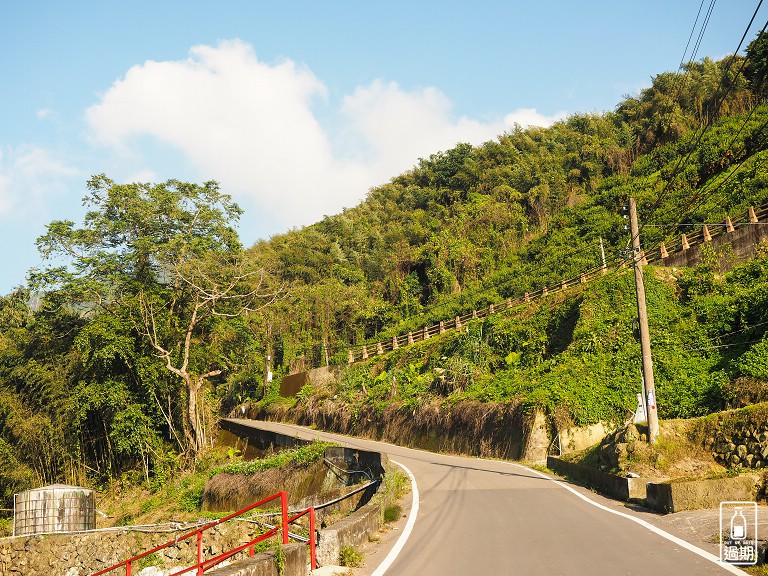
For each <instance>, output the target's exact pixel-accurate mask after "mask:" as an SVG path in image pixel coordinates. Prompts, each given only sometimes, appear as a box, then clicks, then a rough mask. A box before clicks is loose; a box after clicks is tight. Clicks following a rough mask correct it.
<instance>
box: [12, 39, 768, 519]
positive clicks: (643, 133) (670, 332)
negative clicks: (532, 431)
mask: <svg viewBox="0 0 768 576" xmlns="http://www.w3.org/2000/svg"><path fill="white" fill-rule="evenodd" d="M765 45H766V40H765V39H764V38H761V39H757V40H755V41H754V42H753V43H752V44H750V46H749V48H748V50H747V53H748V54H749V56H750V59H749V61H748V63H747V65H746V66H741V64H742V63H743V60H742V57H740V56H737V57H735V58H734V59H731V58H725V59H723V60H720V61H713V60H711V59H708V58H705V59H704V60H702V61H700V62H695V63H691V64H688V65H687V66H686V67H685V68H684V69H683V70H682V71H680V72H674V73H672V72H665V73H662V74H659V75H658V76H656V77H655V78H654V79H653V82H652V85H651V86H649V87H648V88H646V89H644V90H643V91H641V92H640V93H639V94H637V95H634V96H629V97H627V98H625V99H624V100H623V101H622V102H620V103H618V104H617V106H616V108H615V110H613V111H610V112H606V113H603V114H575V115H573V116H571V117H569V118H567V119H565V120H563V121H561V122H558V123H556V124H554V125H553V126H551V127H549V128H529V129H521V128H516V129H514V130H511V131H510V132H508V133H505V134H502V135H500V136H499V137H498V138H497V139H496V140H493V141H490V142H487V143H485V144H482V145H480V146H471V145H469V144H462V143H459V144H457V145H456V146H455V147H454V148H452V149H451V150H447V151H442V152H436V153H435V154H432V155H431V156H429V157H428V158H423V159H419V160H418V161H417V162H416V164H415V165H414V167H413V168H412V169H411V170H409V171H407V172H405V173H403V174H400V175H396V176H394V177H393V178H392V179H391V180H390V181H389V182H387V183H385V184H383V185H381V186H377V187H375V188H373V189H371V190H370V192H369V193H368V196H367V198H366V200H365V201H363V202H362V203H361V204H359V205H358V206H356V207H353V208H350V209H348V210H345V211H344V212H343V213H341V214H337V215H332V216H328V217H326V218H324V219H323V220H322V221H320V222H318V223H316V224H313V225H311V226H307V227H305V228H302V229H298V230H292V231H290V232H287V233H285V234H281V235H278V236H275V237H273V238H271V239H270V240H265V241H262V242H259V243H257V244H256V245H255V246H252V247H250V248H246V247H243V246H242V245H241V244H240V242H239V239H238V236H237V233H236V230H235V227H236V225H237V223H238V220H239V218H240V216H241V213H242V211H241V209H240V208H239V207H238V206H237V205H236V204H235V203H234V202H233V201H232V199H231V198H230V197H229V196H228V195H227V194H226V193H225V192H223V191H221V190H220V189H219V187H218V185H217V184H216V183H215V182H207V183H203V184H192V183H184V182H178V181H175V180H171V181H168V182H165V183H155V184H147V183H137V184H117V183H115V182H114V181H112V180H110V179H109V178H108V177H107V176H104V175H97V176H94V177H93V178H92V179H91V180H90V181H89V182H88V183H87V186H86V191H85V199H84V200H85V205H86V207H87V214H86V216H85V218H84V219H83V221H82V222H81V223H74V222H67V221H55V222H52V223H51V224H50V225H49V226H48V229H47V231H46V233H45V234H44V235H43V236H42V237H41V238H40V239H39V240H38V248H39V249H40V252H41V255H42V256H43V257H44V258H45V259H46V260H45V264H46V265H45V266H43V267H41V268H39V269H34V270H31V271H30V274H29V280H28V283H27V285H25V286H20V287H18V289H16V290H15V291H14V292H13V293H11V294H8V295H5V296H3V297H2V298H0V508H8V507H10V505H11V502H12V495H13V494H14V493H15V492H18V491H20V490H24V489H26V488H29V487H32V486H40V485H45V484H50V483H54V482H65V483H69V484H81V485H86V486H97V487H99V486H101V487H104V486H116V485H122V486H125V487H126V488H125V490H126V491H128V490H134V489H135V490H137V491H140V490H146V491H147V492H148V493H150V494H151V493H153V491H154V492H156V493H159V491H161V490H165V489H169V488H168V487H170V486H176V485H177V483H178V482H179V481H181V480H180V479H182V478H187V477H188V475H191V476H189V477H190V478H192V477H194V475H195V474H196V473H198V472H193V471H199V470H200V467H201V466H203V465H207V464H205V463H206V462H208V461H209V460H210V459H211V458H212V456H210V455H209V452H210V450H211V449H212V445H213V444H214V441H213V440H214V437H215V426H216V419H217V417H218V416H219V415H220V414H227V413H229V412H230V411H231V410H233V409H234V408H236V407H239V406H242V405H244V404H247V403H253V402H260V405H261V406H262V407H264V406H267V407H269V406H272V407H280V406H283V407H285V406H287V405H290V404H292V403H294V402H298V403H299V404H300V405H302V406H303V407H304V408H305V409H306V410H308V411H311V410H314V409H316V408H317V406H318V404H319V403H320V402H326V403H330V404H333V406H334V410H337V411H339V412H340V413H343V415H344V417H345V418H351V419H354V418H357V417H359V416H360V414H362V413H363V412H365V414H366V415H371V414H373V415H381V414H383V413H384V412H386V411H390V412H392V411H395V412H397V411H399V412H401V413H402V414H406V413H410V414H415V415H416V416H414V418H421V417H424V418H435V417H440V416H439V415H440V414H445V413H446V411H450V409H451V408H452V407H456V406H462V411H463V412H464V413H465V414H466V415H468V416H467V417H468V418H474V419H475V420H477V422H478V423H483V422H487V421H488V420H489V415H491V416H493V417H498V418H505V417H506V416H505V414H507V413H508V412H510V411H517V412H519V415H520V417H521V418H522V417H525V415H526V414H528V413H529V412H530V409H531V408H533V407H539V408H541V409H543V410H544V411H545V413H546V414H547V415H548V416H549V418H550V419H551V421H552V422H553V423H555V425H556V426H558V427H559V426H563V425H567V424H570V423H575V424H587V423H592V422H596V421H598V420H604V419H607V420H612V419H613V420H621V419H623V418H624V416H625V415H626V412H627V411H628V410H634V407H635V400H634V398H635V393H636V392H637V391H639V386H640V383H639V364H638V359H637V357H638V354H637V350H636V348H637V344H636V343H635V341H634V339H633V336H632V328H631V321H632V318H633V317H634V315H635V312H634V303H633V302H634V291H633V288H632V285H631V281H630V278H629V276H628V274H627V273H623V272H622V271H618V272H617V273H612V274H609V275H607V276H605V277H603V278H601V279H599V280H597V281H595V282H593V283H590V284H589V285H588V286H584V287H581V288H578V289H575V290H572V291H569V292H568V293H567V294H562V295H557V296H554V297H552V298H550V299H547V300H544V301H540V302H536V303H535V304H534V305H531V306H528V307H525V308H521V309H518V310H515V311H512V312H511V313H509V314H504V315H498V316H494V317H491V318H488V319H485V320H482V321H477V322H474V323H471V324H470V325H469V326H468V329H467V330H466V331H462V332H460V333H454V334H450V335H446V336H444V337H442V338H436V339H434V341H428V342H425V343H423V344H417V345H415V346H412V347H407V348H402V349H400V350H398V351H397V352H395V353H393V354H390V355H387V356H386V357H380V358H373V359H371V360H369V361H368V362H367V363H362V364H359V365H355V366H353V367H351V368H348V369H346V370H343V371H342V373H341V375H340V378H339V380H338V383H336V384H333V385H328V386H326V387H322V388H318V389H313V388H311V387H308V388H306V389H304V390H302V393H301V394H300V395H299V398H298V399H297V400H284V399H279V398H278V393H277V390H278V388H277V386H278V384H279V380H280V378H281V377H282V376H283V375H285V374H288V373H292V372H295V371H298V370H301V369H305V368H309V367H313V366H320V365H325V364H342V365H343V364H346V361H347V349H348V347H349V346H350V345H359V344H362V343H365V342H371V341H376V340H380V339H385V338H389V337H391V336H393V335H396V334H401V333H404V332H406V331H408V330H417V329H419V328H422V327H423V326H425V325H430V324H434V323H436V322H438V321H439V320H443V319H448V318H452V317H454V316H456V315H459V314H465V313H467V312H471V311H472V310H473V309H478V308H481V307H484V306H487V305H488V304H490V303H493V302H499V301H501V300H503V299H506V298H514V297H518V296H521V295H522V294H523V293H524V292H526V291H533V290H536V289H539V288H541V287H543V286H544V285H552V284H554V283H557V282H559V281H561V280H562V279H564V278H571V277H574V276H578V274H579V273H580V272H582V271H584V270H586V269H589V268H594V267H595V266H598V265H599V264H600V262H601V256H600V240H601V239H602V242H603V245H604V247H605V250H606V253H607V254H606V255H607V259H608V260H609V262H612V261H614V260H615V259H616V257H617V256H618V254H619V252H620V251H621V250H622V249H623V248H624V247H625V246H626V243H627V240H628V233H627V231H626V230H625V226H624V218H623V212H622V207H623V206H624V205H625V204H626V201H627V198H628V197H629V196H633V197H635V198H636V199H637V200H638V204H639V211H640V220H641V222H642V223H643V226H644V227H643V231H642V241H643V243H644V245H646V246H652V245H655V244H656V243H658V242H660V241H663V240H666V241H669V240H671V239H673V238H677V237H679V234H680V233H682V232H689V231H690V229H691V227H693V226H695V225H698V224H700V223H702V222H718V221H721V220H722V219H724V218H725V216H726V215H728V214H734V213H738V212H742V211H745V210H746V209H747V208H748V207H749V206H753V205H760V204H763V203H765V202H767V201H768V171H767V168H766V162H765V161H766V158H768V129H767V128H766V126H767V125H768V105H766V99H765V79H766V71H767V70H768V65H767V64H766V59H765V57H764V55H765V54H766V53H768V51H766V50H765V49H764V48H765ZM718 258H720V260H718ZM727 258H728V257H727V255H712V256H711V257H710V258H709V259H707V260H705V262H704V263H703V264H701V265H700V266H698V267H696V268H694V269H691V270H666V269H662V268H656V269H649V270H648V272H647V275H646V277H647V282H648V298H649V302H648V305H649V312H650V317H651V320H650V322H651V338H652V345H653V348H654V355H655V364H656V368H657V386H658V398H659V406H660V410H661V416H662V417H663V418H675V417H680V418H687V417H692V416H700V415H705V414H707V413H709V412H712V411H716V410H720V409H722V408H725V407H729V406H739V405H742V404H745V403H751V402H757V401H760V400H765V399H766V396H768V391H767V390H768V372H766V366H768V344H766V338H765V334H766V327H768V302H767V301H766V299H768V288H766V286H768V283H766V280H768V259H767V258H766V255H765V254H764V253H763V254H761V255H760V256H759V257H758V258H756V259H755V260H753V261H752V262H749V263H743V264H739V265H737V266H735V267H733V268H732V270H730V271H727V272H725V270H724V269H721V266H720V262H722V261H723V259H725V260H727ZM267 356H270V357H271V359H272V360H271V363H270V365H269V366H267V365H266V364H265V357H267ZM268 369H271V371H273V372H274V374H275V380H274V382H273V383H272V385H271V386H270V385H265V384H264V381H265V378H264V374H265V372H266V370H268ZM517 412H515V413H517ZM435 414H437V416H435ZM479 426H480V424H478V428H477V430H480V427H479ZM473 433H474V432H473ZM213 454H216V452H213ZM212 465H213V464H211V466H212ZM188 482H189V484H188V485H187V487H185V488H181V489H179V490H180V491H181V492H180V493H179V494H175V495H174V496H173V498H177V500H178V502H182V501H183V502H185V503H186V504H184V506H187V505H188V506H189V507H190V508H194V503H195V502H196V497H195V494H196V492H195V490H197V484H195V482H196V481H195V480H192V479H190V480H188ZM129 485H130V486H132V488H130V489H129V488H128V486H129ZM182 492H183V493H184V494H186V496H183V497H182ZM126 493H127V492H126ZM170 497H171V496H169V498H170ZM178 502H177V504H174V505H179V504H178ZM126 515H131V516H135V514H134V513H133V512H130V513H128V512H127V513H126Z"/></svg>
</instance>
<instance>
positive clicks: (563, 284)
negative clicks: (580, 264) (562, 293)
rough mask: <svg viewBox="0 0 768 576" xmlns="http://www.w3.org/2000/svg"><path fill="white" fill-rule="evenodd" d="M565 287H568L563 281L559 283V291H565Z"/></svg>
mask: <svg viewBox="0 0 768 576" xmlns="http://www.w3.org/2000/svg"><path fill="white" fill-rule="evenodd" d="M567 287H568V286H567V284H566V282H565V280H563V281H561V282H560V290H565V289H566V288H567Z"/></svg>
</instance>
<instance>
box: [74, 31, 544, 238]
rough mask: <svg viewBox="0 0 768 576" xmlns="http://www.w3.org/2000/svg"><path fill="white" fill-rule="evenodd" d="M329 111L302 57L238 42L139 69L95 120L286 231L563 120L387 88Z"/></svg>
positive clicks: (105, 136)
mask: <svg viewBox="0 0 768 576" xmlns="http://www.w3.org/2000/svg"><path fill="white" fill-rule="evenodd" d="M317 106H326V107H330V106H332V104H329V103H328V101H327V89H326V87H325V86H324V84H323V83H322V82H321V81H320V80H319V79H318V78H317V77H316V76H315V75H314V74H312V72H311V71H309V70H308V69H306V68H305V67H302V66H299V65H297V64H295V63H294V62H292V61H290V60H286V61H283V62H280V63H277V64H267V63H264V62H261V61H259V60H258V58H257V57H256V55H255V54H254V52H253V49H252V48H251V46H250V45H248V44H245V43H243V42H241V41H237V40H235V41H227V42H222V43H220V44H219V45H218V46H216V47H211V46H196V47H194V48H192V49H191V50H190V55H189V58H187V59H186V60H181V61H165V62H153V61H148V62H145V63H144V64H141V65H137V66H134V67H132V68H131V69H130V70H128V72H127V73H126V75H125V77H124V78H123V79H121V80H119V81H117V82H115V83H114V84H113V85H112V86H111V87H110V88H109V89H108V90H107V91H106V92H105V93H104V94H103V95H102V96H101V98H100V101H99V102H98V103H96V104H94V105H93V106H91V107H90V108H88V110H87V111H86V119H87V121H88V124H89V127H90V130H91V136H92V137H93V139H94V140H95V141H96V142H99V143H101V144H103V145H105V146H108V147H110V148H112V149H113V150H114V151H115V153H116V154H117V155H119V156H122V157H128V156H131V155H135V154H137V150H138V151H140V150H141V146H142V137H143V136H150V137H152V138H155V139H156V140H157V141H159V142H162V143H164V144H166V145H169V146H171V147H172V148H174V149H177V150H180V151H181V152H182V154H183V155H184V156H185V157H186V158H187V159H188V161H189V162H190V163H191V165H193V166H194V167H195V169H196V171H197V172H198V175H199V177H200V178H202V179H215V180H219V181H220V182H221V183H222V186H223V188H224V189H225V190H226V191H228V192H230V193H232V194H233V195H235V196H236V197H239V198H241V199H242V198H249V199H251V200H253V201H254V202H255V203H256V205H257V206H259V207H260V209H261V210H262V213H263V214H266V215H268V216H271V217H272V218H276V219H277V220H279V221H280V222H281V224H282V225H283V227H285V226H295V225H301V224H308V223H310V222H312V221H315V220H317V219H319V218H320V217H322V215H323V214H331V213H335V212H338V211H339V210H340V209H341V208H342V207H344V206H351V205H354V204H356V203H357V202H359V201H360V200H361V199H362V198H363V197H364V196H365V193H366V192H367V190H368V189H369V188H370V187H371V186H374V185H377V184H380V183H382V182H385V181H387V180H389V178H391V177H392V176H395V175H396V174H398V173H399V172H402V171H403V170H406V169H408V168H409V167H411V166H413V165H414V164H415V163H416V161H417V159H418V158H419V157H424V156H428V155H429V154H431V153H434V152H437V151H438V150H446V149H448V148H451V147H453V146H454V145H455V144H456V143H457V142H471V143H474V144H479V143H481V142H483V141H485V140H489V139H492V138H494V137H495V136H497V135H498V134H500V133H501V132H503V131H504V130H507V129H509V128H511V127H512V126H513V125H514V123H519V124H521V125H529V124H538V125H548V124H551V123H552V122H553V121H555V120H556V119H557V118H558V117H559V116H558V117H554V118H548V117H545V116H542V115H541V114H538V113H537V112H536V111H535V110H533V109H523V110H518V111H516V112H512V113H510V114H508V115H507V116H505V117H504V118H502V119H498V120H497V121H495V122H488V123H484V122H480V121H477V120H473V119H470V118H465V117H462V118H458V119H454V118H452V116H451V103H450V101H449V100H448V98H447V97H446V96H445V95H444V94H442V93H441V92H440V91H439V90H437V89H435V88H424V89H420V90H415V91H406V90H403V89H401V88H400V87H399V86H398V85H397V84H395V83H384V82H381V81H375V82H373V83H371V84H370V85H369V86H365V87H358V88H357V89H356V90H355V91H354V92H353V93H352V94H351V95H348V96H346V97H344V98H343V102H342V104H341V107H340V109H339V110H337V111H335V110H331V114H329V115H328V116H330V117H334V118H337V119H338V122H339V123H338V124H336V125H333V126H323V125H321V123H320V122H319V120H318V119H317V116H316V115H315V109H316V107H317ZM139 155H140V152H139ZM147 161H148V159H146V158H145V159H144V163H145V164H146V163H147ZM139 168H140V169H141V170H147V168H146V166H145V165H142V166H140V167H139ZM154 168H157V166H155V167H154ZM137 169H138V168H137ZM146 174H150V175H151V174H153V173H152V172H146ZM246 218H247V214H246Z"/></svg>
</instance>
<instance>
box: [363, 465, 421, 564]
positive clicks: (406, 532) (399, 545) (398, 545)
mask: <svg viewBox="0 0 768 576" xmlns="http://www.w3.org/2000/svg"><path fill="white" fill-rule="evenodd" d="M390 462H392V464H397V465H398V466H400V468H402V469H403V470H405V473H406V474H408V477H409V478H410V479H411V494H412V495H413V502H412V503H411V513H410V514H409V515H408V521H407V522H406V523H405V528H403V533H402V534H400V538H398V539H397V542H395V545H394V547H393V548H392V550H390V551H389V554H387V557H386V558H384V560H383V561H382V563H381V564H379V567H378V568H376V570H375V571H374V572H373V574H371V576H383V575H384V573H385V572H386V571H387V570H388V569H389V567H390V566H391V565H392V562H394V561H395V558H397V555H398V554H400V551H401V550H402V549H403V546H405V542H406V540H408V537H409V536H410V535H411V531H412V530H413V526H414V524H416V515H417V514H418V513H419V488H418V486H416V478H415V477H414V475H413V472H411V471H410V470H408V467H407V466H405V465H404V464H400V462H396V461H395V460H390Z"/></svg>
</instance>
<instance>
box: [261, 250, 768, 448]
mask: <svg viewBox="0 0 768 576" xmlns="http://www.w3.org/2000/svg"><path fill="white" fill-rule="evenodd" d="M766 286H768V256H767V255H766V251H765V250H764V249H763V250H762V251H761V252H760V255H759V257H758V258H756V259H754V260H752V261H750V262H747V263H742V264H739V265H736V266H734V267H733V268H732V270H731V271H730V272H728V273H726V274H721V273H720V272H719V269H718V255H716V254H712V255H711V257H709V258H708V259H705V261H704V263H703V264H701V265H699V266H697V267H696V268H693V269H668V268H652V267H650V268H649V269H648V270H647V272H646V287H647V288H646V291H647V299H648V310H649V317H650V324H651V345H652V349H653V355H654V367H655V374H656V389H657V397H658V403H659V410H660V415H661V417H662V419H669V418H690V417H695V416H701V415H706V414H709V413H712V412H717V411H720V410H722V409H724V408H728V407H732V406H738V405H741V404H743V403H751V402H757V401H760V400H764V399H766V398H768V372H766V368H765V366H766V365H768V341H766V340H765V334H766V327H767V326H768V290H767V289H766ZM635 315H636V307H635V293H634V285H633V279H632V276H631V271H630V270H619V271H618V272H617V273H615V274H609V275H607V276H605V277H603V278H600V279H598V280H596V281H594V282H592V283H590V284H588V285H583V286H580V287H577V288H575V289H573V290H572V291H570V292H568V293H557V294H554V295H551V296H550V297H548V298H545V299H542V300H539V301H536V302H533V303H531V304H529V305H527V306H523V307H519V308H517V309H513V310H511V311H509V312H507V313H503V314H497V315H495V316H492V317H488V318H485V319H483V320H476V321H474V322H471V323H469V324H468V325H467V326H465V327H464V328H463V329H462V330H461V331H458V332H456V331H453V332H450V333H446V334H444V335H442V336H439V337H434V338H430V339H429V340H426V341H423V342H419V343H417V344H414V345H412V346H408V347H403V348H400V349H398V350H395V351H393V352H391V353H388V354H385V355H381V356H374V357H373V358H371V359H369V360H368V361H366V362H363V363H359V364H356V365H352V366H349V367H346V368H343V369H341V370H340V372H339V374H338V377H337V379H336V381H327V382H322V383H317V384H311V383H310V384H308V385H306V386H305V387H304V388H303V389H302V390H301V391H300V392H299V394H298V395H297V397H296V398H294V399H279V398H277V397H276V396H271V397H268V398H267V399H266V400H265V401H263V402H261V403H258V404H255V405H254V406H253V408H252V412H251V415H252V416H254V417H256V416H258V417H269V418H277V419H291V420H294V421H297V422H300V423H303V424H307V425H316V426H318V427H321V428H323V429H326V430H333V431H337V432H342V433H352V434H363V435H367V436H370V437H374V438H382V439H388V440H392V441H398V442H401V443H405V444H409V445H414V446H421V447H425V448H429V449H434V450H444V451H455V452H463V453H468V454H477V455H494V456H501V457H511V458H519V457H521V456H523V455H524V451H525V443H526V440H527V434H528V431H529V430H530V426H531V424H532V420H533V417H534V414H535V413H536V412H537V411H541V412H543V413H544V414H545V415H546V416H547V419H548V428H549V430H550V432H551V433H552V435H554V433H555V432H557V431H560V432H562V431H563V430H565V429H567V428H569V427H571V426H574V425H576V426H584V425H588V424H593V423H596V422H600V421H602V422H615V423H617V424H621V423H623V422H624V421H625V419H626V418H627V417H628V416H629V415H631V414H632V413H633V412H634V410H635V407H636V394H637V393H638V392H640V391H641V390H642V388H641V381H640V372H641V371H640V357H639V356H640V355H639V345H638V344H637V342H636V340H635V338H634V336H633V329H632V321H633V319H634V317H635Z"/></svg>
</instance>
